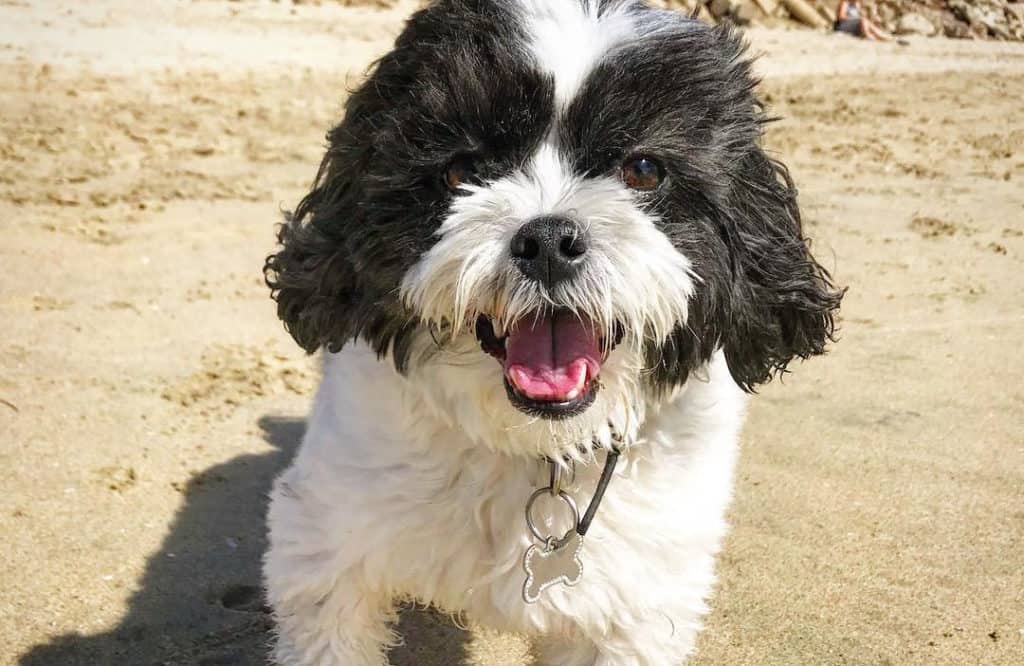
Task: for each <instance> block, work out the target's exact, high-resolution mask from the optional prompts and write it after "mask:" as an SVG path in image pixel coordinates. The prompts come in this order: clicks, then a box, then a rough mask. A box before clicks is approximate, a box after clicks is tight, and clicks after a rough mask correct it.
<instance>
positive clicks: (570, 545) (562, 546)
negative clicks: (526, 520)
mask: <svg viewBox="0 0 1024 666" xmlns="http://www.w3.org/2000/svg"><path fill="white" fill-rule="evenodd" d="M582 550H583V537H582V536H580V535H579V534H578V533H577V532H576V531H575V530H574V531H572V532H570V533H569V535H567V536H566V537H565V539H564V540H563V541H561V542H560V543H555V542H554V540H553V539H549V540H548V542H547V543H545V544H544V545H543V546H538V545H537V544H534V545H532V546H530V547H529V548H527V549H526V555H524V556H523V569H525V570H526V582H525V583H524V584H523V600H524V601H525V602H526V603H528V604H532V603H534V602H536V601H537V600H538V599H540V595H541V593H542V592H544V590H546V589H548V588H549V587H551V586H553V585H558V584H559V583H561V584H563V585H568V586H572V585H575V584H576V583H578V582H580V579H581V578H583V561H582V560H581V559H580V551H582Z"/></svg>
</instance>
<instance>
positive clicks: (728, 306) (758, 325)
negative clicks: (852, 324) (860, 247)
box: [719, 147, 845, 391]
mask: <svg viewBox="0 0 1024 666" xmlns="http://www.w3.org/2000/svg"><path fill="white" fill-rule="evenodd" d="M725 208H726V210H725V211H723V212H724V214H725V215H726V216H727V217H730V218H732V219H731V220H729V221H727V222H726V224H725V225H724V227H725V228H724V231H725V233H726V234H727V235H729V236H730V237H729V238H727V239H726V243H727V246H728V248H729V251H730V254H731V262H732V279H731V289H730V293H729V294H728V295H727V296H726V297H725V298H724V299H722V301H721V304H722V305H723V306H724V308H723V309H724V310H725V313H724V314H725V315H726V319H727V323H725V324H724V325H723V324H722V323H719V326H722V328H721V329H720V331H719V342H720V344H721V346H722V348H723V349H724V351H725V358H726V361H727V363H728V366H729V371H730V372H731V373H732V376H733V378H734V379H735V380H736V383H737V384H739V385H740V386H741V387H743V388H744V389H745V390H748V391H749V390H753V388H754V387H755V386H756V385H757V384H761V383H764V382H766V381H769V380H770V379H771V378H772V376H773V375H775V374H777V373H782V372H784V371H785V369H786V366H787V364H788V363H789V362H790V361H791V360H793V359H794V358H797V357H799V358H802V359H806V358H808V357H810V356H813V355H815V354H821V353H823V352H824V351H825V345H826V343H827V342H828V341H830V340H833V334H834V332H835V321H834V313H835V311H836V310H837V309H838V308H839V303H840V301H841V300H842V297H843V294H844V293H845V289H843V290H837V289H836V288H835V287H834V286H833V284H832V280H831V277H830V276H829V274H828V271H826V270H825V269H824V268H822V266H821V265H820V264H818V262H817V261H816V260H815V259H814V257H812V256H811V253H810V248H809V247H808V241H807V239H805V238H804V236H803V230H802V225H801V221H800V210H799V208H798V206H797V197H796V188H795V187H794V186H793V181H792V179H791V178H790V176H789V172H788V170H787V169H786V167H785V166H784V165H782V164H781V163H779V162H776V161H774V160H772V159H769V158H768V157H767V156H766V155H765V154H764V153H763V152H762V151H761V149H760V148H756V147H755V148H753V149H752V150H751V151H750V152H749V153H748V154H747V156H746V158H745V160H744V161H743V163H742V164H741V165H740V166H739V169H738V173H737V174H736V176H735V177H734V180H733V186H732V189H731V192H730V193H729V195H728V204H727V206H726V207H725Z"/></svg>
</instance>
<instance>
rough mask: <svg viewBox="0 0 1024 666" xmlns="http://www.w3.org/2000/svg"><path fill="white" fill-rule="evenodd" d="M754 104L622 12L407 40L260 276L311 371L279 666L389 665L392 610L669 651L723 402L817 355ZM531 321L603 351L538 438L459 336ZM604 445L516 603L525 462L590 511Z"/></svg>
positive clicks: (807, 279) (824, 330) (799, 246)
mask: <svg viewBox="0 0 1024 666" xmlns="http://www.w3.org/2000/svg"><path fill="white" fill-rule="evenodd" d="M756 85H757V81H756V80H755V79H754V77H753V76H752V74H751V69H750V63H749V61H748V60H747V59H746V56H745V46H744V44H743V42H742V40H741V39H740V38H739V37H738V35H737V34H736V33H735V32H734V31H733V30H732V29H730V28H728V27H718V28H712V27H708V26H705V25H703V24H701V23H699V22H697V21H694V20H690V19H687V18H685V17H682V16H680V15H678V14H675V13H673V12H667V11H662V10H656V9H652V8H650V7H647V6H645V5H644V4H643V3H641V2H637V1H635V0H550V1H549V2H548V1H546V2H539V1H535V0H514V1H509V2H499V1H498V0H439V1H437V2H434V3H432V4H430V5H429V6H427V7H426V8H424V9H422V10H420V11H419V12H417V13H416V14H415V15H414V16H413V17H412V18H411V19H410V20H409V23H408V25H407V26H406V29H405V30H404V31H403V33H402V34H401V36H399V38H398V39H397V41H396V43H395V47H394V49H393V50H392V51H391V52H389V53H388V54H387V55H385V56H384V57H383V58H381V60H380V61H379V62H378V63H377V64H376V65H375V67H374V68H373V69H372V70H371V72H370V73H369V76H368V78H367V80H366V82H365V83H364V84H363V85H362V86H360V87H359V88H358V89H357V90H356V91H354V92H353V93H352V95H351V97H350V98H349V100H348V103H347V105H346V112H345V116H344V118H343V119H342V120H341V122H340V123H339V124H338V125H337V126H336V127H335V128H334V129H332V130H331V131H330V132H329V133H328V135H327V142H328V148H327V152H326V155H325V156H324V159H323V162H322V164H321V165H320V169H319V171H318V173H317V177H316V179H315V181H314V184H313V187H312V189H311V191H310V192H309V194H308V195H307V196H306V197H305V198H304V199H303V200H302V201H301V202H300V203H299V205H298V207H297V208H296V209H295V211H294V213H293V214H292V215H290V216H289V217H288V219H287V220H286V221H285V223H284V224H283V225H282V226H281V227H280V230H279V235H278V241H279V244H280V247H279V249H278V250H277V251H276V252H275V253H274V254H272V255H271V256H269V257H268V258H267V261H266V264H265V266H264V274H265V277H266V280H267V284H268V285H269V287H270V289H271V293H272V295H273V297H274V299H275V300H276V301H277V307H278V315H279V316H280V318H281V319H282V320H283V321H284V323H285V326H286V327H287V329H288V330H289V332H290V333H291V334H292V336H293V337H294V338H295V340H296V341H297V342H298V343H299V345H301V346H302V348H303V349H305V350H307V351H308V352H310V353H312V352H315V351H317V350H318V349H321V348H323V349H326V351H327V354H325V360H324V377H323V382H322V385H321V388H320V391H319V392H318V394H317V398H316V402H315V404H314V408H313V412H312V414H311V416H310V422H309V429H308V432H307V435H306V438H305V440H304V442H303V446H302V449H301V451H300V453H299V455H298V457H297V458H296V461H295V463H294V464H293V466H292V467H291V468H290V469H289V470H288V471H287V472H286V473H285V474H284V475H283V476H282V477H281V479H279V481H278V483H277V484H276V486H275V489H274V492H273V496H272V503H271V510H270V516H269V523H270V550H269V551H268V553H267V558H266V564H265V574H266V580H267V588H268V597H269V600H270V603H271V605H272V606H273V608H274V612H275V617H276V619H277V623H278V632H279V636H278V641H277V646H276V650H275V658H276V659H277V661H278V663H280V664H379V663H384V662H385V661H386V658H387V656H386V647H387V645H389V644H390V643H391V642H393V640H394V635H393V631H392V628H391V627H392V623H393V620H394V602H395V601H396V600H397V599H401V598H414V599H417V600H420V601H423V602H429V603H434V604H436V605H438V606H440V607H442V608H444V609H446V610H448V611H451V612H457V611H466V612H467V613H468V614H469V615H470V616H471V617H473V618H474V619H475V620H476V621H478V622H481V623H484V624H489V625H493V626H496V627H499V628H504V629H511V630H514V631H520V632H524V633H527V634H530V635H533V636H535V637H537V639H538V646H539V647H538V649H539V650H540V652H541V656H542V657H543V658H544V659H546V660H548V662H549V663H556V664H587V665H588V666H589V665H590V664H602V665H611V664H617V665H618V664H621V665H640V664H678V663H679V662H680V661H681V660H682V659H683V658H685V656H686V655H688V654H690V653H691V652H692V650H693V646H694V641H695V636H696V633H697V631H698V630H699V628H700V621H701V616H702V615H703V614H704V613H705V612H706V610H707V603H706V599H707V597H708V595H709V593H710V590H711V587H712V583H713V581H714V556H715V554H716V553H717V551H718V549H719V544H720V542H721V538H722V535H723V534H724V532H725V529H726V525H725V521H724V512H725V508H726V506H727V504H728V501H729V496H730V492H731V490H730V489H731V483H732V470H733V464H734V460H735V455H736V443H737V438H738V434H739V429H740V426H741V424H742V416H743V409H744V404H745V395H744V393H745V392H753V391H754V390H755V388H756V387H757V386H758V385H759V384H762V383H764V382H767V381H769V380H770V379H771V378H772V377H773V376H775V375H777V374H779V373H782V372H785V371H786V370H787V368H788V366H789V364H790V363H791V362H792V360H793V359H795V358H800V359H805V358H808V357H810V356H813V355H817V354H821V353H823V352H824V351H825V348H826V345H827V343H828V342H829V341H830V340H832V338H833V334H834V332H835V318H834V317H835V312H836V310H837V309H838V307H839V304H840V301H841V298H842V295H843V292H842V291H841V290H837V289H836V288H835V287H834V286H833V284H832V280H831V278H830V276H829V274H828V272H827V271H825V270H824V269H823V268H822V267H821V266H820V265H819V264H818V263H817V261H816V260H815V259H814V258H813V256H812V255H811V253H810V250H809V242H808V240H807V239H805V238H804V235H803V230H802V227H801V220H800V212H799V208H798V205H797V194H796V189H795V187H794V185H793V182H792V180H791V178H790V176H789V173H788V172H787V170H786V168H785V167H784V166H783V165H782V164H781V163H779V162H777V161H774V160H772V159H771V158H769V157H768V156H767V155H766V154H765V152H764V151H763V149H762V148H761V146H760V140H761V136H762V133H763V128H764V124H765V122H766V120H767V119H766V116H765V114H764V111H763V109H762V106H761V104H760V102H759V100H758V98H757V96H756ZM640 155H642V156H649V157H652V158H653V159H656V160H657V161H658V163H659V164H660V166H661V168H662V169H663V173H664V176H665V178H664V181H663V182H662V183H661V184H660V185H659V186H658V187H657V188H656V189H654V190H652V191H649V192H641V191H637V190H632V189H630V188H629V187H627V185H626V183H625V181H624V180H623V178H622V177H621V173H620V167H621V165H622V164H623V163H624V162H625V161H627V160H629V159H632V158H634V157H636V156H640ZM468 161H472V163H473V164H474V165H475V169H476V171H475V174H474V176H473V179H472V180H471V182H468V183H466V184H464V185H462V186H460V187H457V188H455V189H454V190H453V189H451V188H449V187H448V186H447V183H446V179H445V172H446V170H447V168H448V166H449V165H451V164H453V163H463V162H468ZM551 216H558V217H560V218H561V219H566V218H570V219H572V220H574V221H575V222H576V223H578V224H579V225H580V228H583V229H585V230H586V233H587V234H588V235H589V238H590V241H589V245H588V250H587V254H586V260H585V264H584V265H583V266H582V267H581V268H580V269H579V271H578V272H577V274H576V276H575V277H573V278H572V279H571V280H569V281H567V282H564V283H561V284H558V285H554V286H549V285H545V284H542V283H541V282H538V281H534V280H532V279H530V278H528V277H527V276H525V275H524V274H523V273H522V272H521V271H519V270H517V269H516V268H515V266H514V264H513V262H512V261H511V256H510V250H509V248H510V242H511V239H512V238H513V237H514V236H515V234H516V233H517V231H518V230H519V229H520V228H521V227H522V226H523V225H524V224H526V223H527V222H529V221H530V220H535V219H541V218H546V217H547V218H550V217H551ZM554 309H559V310H570V311H572V312H575V313H576V314H577V315H579V316H580V317H581V318H585V319H586V320H587V321H590V322H593V323H594V324H595V325H596V326H597V327H599V329H600V331H601V332H602V333H603V336H602V337H603V340H604V343H605V348H604V351H605V352H606V354H607V357H606V359H605V360H604V363H603V365H602V368H601V371H600V377H599V385H598V388H599V391H598V392H597V393H596V397H595V398H594V399H593V402H592V403H590V404H589V406H584V407H583V408H581V409H580V410H578V411H576V412H573V413H572V414H570V415H568V416H567V417H566V418H563V419H561V420H548V419H545V418H538V417H536V416H535V415H531V414H529V413H526V412H525V411H520V409H519V408H517V407H516V406H515V405H513V404H512V402H511V401H510V400H509V398H508V394H507V392H506V387H505V384H504V382H503V374H502V368H501V366H500V365H499V364H498V363H496V362H495V361H494V359H493V358H491V357H490V356H488V355H487V354H485V353H483V352H482V351H481V349H480V342H479V341H478V340H477V339H476V337H475V335H474V330H475V326H474V324H475V322H476V321H477V320H478V318H479V317H489V318H490V319H491V322H492V324H493V326H494V328H495V331H496V335H500V334H501V333H502V332H503V331H505V330H508V329H509V328H510V327H512V326H513V325H514V324H515V323H516V322H517V321H520V320H522V319H524V318H527V317H537V316H539V315H540V314H541V313H544V312H547V311H551V310H554ZM615 341H618V342H619V344H618V346H615V344H614V342H615ZM385 356H387V357H390V358H389V362H383V360H384V359H383V358H382V357H385ZM620 438H624V439H625V440H626V441H628V442H630V443H631V445H630V447H629V448H628V449H627V450H626V451H624V453H623V456H622V462H621V463H620V465H619V468H618V469H617V470H616V473H615V481H614V482H613V483H612V485H611V488H610V489H609V492H608V495H607V497H606V499H605V501H604V503H603V504H602V507H601V510H600V512H599V513H598V516H597V520H596V522H595V523H594V527H593V529H592V530H591V532H590V533H589V534H588V537H587V543H586V547H585V551H584V554H583V556H582V557H583V560H584V563H585V568H586V569H585V570H586V573H585V575H584V578H583V580H582V581H581V582H580V584H579V585H578V586H576V587H574V588H572V589H571V590H570V589H557V588H556V589H553V590H550V591H549V592H548V593H545V595H544V596H542V598H541V600H540V601H539V602H538V603H537V604H535V605H526V604H524V603H523V601H522V599H521V596H520V592H521V586H522V578H521V557H522V554H523V552H524V550H525V548H526V547H527V546H528V545H529V544H530V542H531V541H530V536H529V534H528V532H527V531H526V527H525V525H524V523H523V520H522V509H523V503H524V502H525V498H526V497H527V496H528V495H529V494H530V492H531V491H532V490H533V489H534V488H535V487H536V486H537V480H538V477H539V475H540V473H541V472H542V469H541V468H542V463H541V461H542V460H543V458H545V457H549V458H552V459H556V460H572V461H575V463H576V465H577V467H578V471H579V474H578V475H577V479H576V480H575V482H574V483H571V484H569V486H568V487H567V492H568V493H569V494H570V495H571V496H572V497H574V499H576V501H577V502H578V503H579V504H581V505H585V504H586V503H587V501H588V500H589V493H590V492H591V491H592V488H593V484H594V483H595V482H596V478H597V475H598V472H599V470H600V465H599V464H598V461H599V459H600V458H601V456H602V454H601V450H602V449H606V448H608V447H610V446H612V445H613V443H614V442H615V441H617V440H618V439H620ZM560 521H561V519H560V518H558V517H556V516H552V518H551V519H550V520H549V521H547V529H550V530H552V534H555V533H561V532H560V531H564V530H565V529H566V525H565V523H564V521H562V522H560Z"/></svg>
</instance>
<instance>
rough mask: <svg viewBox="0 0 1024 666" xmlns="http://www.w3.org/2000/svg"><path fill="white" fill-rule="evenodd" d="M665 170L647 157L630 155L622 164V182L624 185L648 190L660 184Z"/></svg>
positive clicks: (642, 190)
mask: <svg viewBox="0 0 1024 666" xmlns="http://www.w3.org/2000/svg"><path fill="white" fill-rule="evenodd" d="M664 176H665V172H664V171H663V170H662V168H661V165H660V164H658V163H657V162H655V161H654V160H652V159H651V158H649V157H631V158H629V159H628V160H626V162H625V164H623V165H622V182H624V183H625V184H626V187H629V188H630V189H634V190H640V191H641V192H649V191H651V190H653V189H654V188H656V187H658V185H660V184H661V181H662V180H663V179H664Z"/></svg>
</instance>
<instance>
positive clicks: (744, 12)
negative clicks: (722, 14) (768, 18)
mask: <svg viewBox="0 0 1024 666" xmlns="http://www.w3.org/2000/svg"><path fill="white" fill-rule="evenodd" d="M729 16H730V17H732V22H733V23H735V24H736V25H750V24H751V23H753V22H754V21H755V20H757V18H758V17H760V16H761V10H760V9H758V7H757V6H756V5H754V3H753V2H751V1H749V0H748V1H747V2H742V3H740V4H738V5H736V6H734V7H733V8H732V13H731V14H730V15H729Z"/></svg>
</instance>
